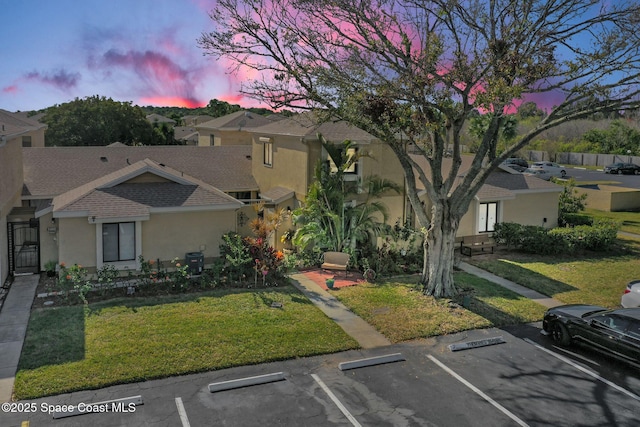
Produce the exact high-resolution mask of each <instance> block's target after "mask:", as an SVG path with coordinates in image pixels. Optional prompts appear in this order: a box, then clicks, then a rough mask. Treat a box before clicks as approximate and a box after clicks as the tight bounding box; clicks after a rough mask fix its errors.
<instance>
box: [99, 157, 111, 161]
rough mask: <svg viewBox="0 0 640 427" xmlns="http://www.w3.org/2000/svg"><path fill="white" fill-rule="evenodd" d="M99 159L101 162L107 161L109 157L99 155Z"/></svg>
mask: <svg viewBox="0 0 640 427" xmlns="http://www.w3.org/2000/svg"><path fill="white" fill-rule="evenodd" d="M100 160H102V161H103V162H108V161H109V159H107V158H106V157H105V156H101V157H100Z"/></svg>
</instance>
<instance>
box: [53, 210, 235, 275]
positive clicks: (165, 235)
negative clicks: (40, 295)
mask: <svg viewBox="0 0 640 427" xmlns="http://www.w3.org/2000/svg"><path fill="white" fill-rule="evenodd" d="M41 221H42V223H43V228H44V233H45V234H46V227H45V225H46V221H47V220H46V219H45V218H44V217H43V218H42V219H41ZM57 221H58V241H59V249H58V252H59V257H58V258H57V260H58V261H59V262H64V263H66V264H67V266H69V265H73V264H74V263H77V264H80V265H82V266H83V267H87V268H89V269H90V270H91V268H93V267H96V264H97V248H96V227H101V224H96V225H94V224H89V223H88V221H87V218H59V219H57ZM235 223H236V216H235V212H234V211H223V212H185V213H181V214H169V213H167V214H152V215H151V217H150V219H149V220H148V221H142V222H140V223H138V224H141V227H142V230H141V235H142V256H143V257H144V258H145V259H147V260H155V259H160V260H161V261H170V260H172V259H174V258H176V257H177V258H179V259H184V256H185V254H186V253H187V252H203V253H204V255H205V257H206V258H211V257H217V256H219V255H220V248H219V245H220V241H221V236H222V235H223V234H224V233H227V232H228V231H231V230H235ZM43 238H44V239H43V240H46V238H47V236H46V235H44V236H43ZM46 246H47V248H48V249H47V252H46V255H44V253H45V252H42V253H43V255H42V256H43V262H46V261H48V260H49V259H53V258H52V257H53V255H54V254H53V248H52V247H51V245H50V244H47V245H46ZM44 248H45V244H43V249H44ZM49 257H51V258H49Z"/></svg>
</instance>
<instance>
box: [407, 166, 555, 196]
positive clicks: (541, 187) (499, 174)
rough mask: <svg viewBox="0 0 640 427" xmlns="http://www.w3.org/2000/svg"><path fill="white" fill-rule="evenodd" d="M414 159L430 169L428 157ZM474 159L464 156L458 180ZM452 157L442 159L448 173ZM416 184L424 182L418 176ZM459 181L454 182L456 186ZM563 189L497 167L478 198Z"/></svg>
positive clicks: (427, 169) (420, 185) (419, 187)
mask: <svg viewBox="0 0 640 427" xmlns="http://www.w3.org/2000/svg"><path fill="white" fill-rule="evenodd" d="M411 157H412V159H413V160H414V161H416V162H417V163H418V164H419V165H420V166H421V167H423V168H424V170H425V171H426V172H427V176H428V173H429V172H428V171H429V166H428V163H427V161H426V159H425V158H424V157H422V156H419V155H411ZM472 160H473V156H467V155H464V156H462V164H461V165H460V169H459V173H458V177H457V178H456V181H457V182H459V181H460V180H461V179H462V178H463V177H464V175H465V173H466V172H467V170H468V169H469V167H470V166H471V161H472ZM451 166H452V159H451V158H444V159H443V161H442V173H443V174H447V173H449V170H451ZM416 185H417V187H418V189H422V188H423V186H422V183H421V182H420V181H419V180H418V179H417V177H416ZM455 185H457V183H454V186H455ZM561 190H562V186H560V185H558V184H554V183H552V182H548V181H545V180H543V179H540V178H536V177H534V176H527V175H522V174H512V173H509V172H505V171H502V170H500V169H496V170H495V171H494V172H492V173H491V174H490V175H489V177H488V178H487V180H486V181H485V183H484V185H483V186H482V187H481V188H480V191H478V194H477V195H476V198H477V199H479V200H481V201H485V200H490V199H491V198H494V199H495V200H498V199H509V198H513V197H515V193H526V192H535V193H542V192H547V191H549V192H559V191H561Z"/></svg>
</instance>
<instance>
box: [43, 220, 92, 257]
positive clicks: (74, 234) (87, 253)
mask: <svg viewBox="0 0 640 427" xmlns="http://www.w3.org/2000/svg"><path fill="white" fill-rule="evenodd" d="M57 221H58V244H59V246H58V248H59V249H58V262H64V263H65V264H66V265H67V266H71V265H73V264H79V265H81V266H83V267H95V266H96V225H94V224H89V221H88V220H87V218H58V219H57ZM46 261H47V259H45V262H46Z"/></svg>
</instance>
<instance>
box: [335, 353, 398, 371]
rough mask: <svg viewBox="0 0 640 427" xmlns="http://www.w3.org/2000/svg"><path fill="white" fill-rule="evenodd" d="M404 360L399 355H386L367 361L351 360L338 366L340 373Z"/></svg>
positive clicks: (370, 358)
mask: <svg viewBox="0 0 640 427" xmlns="http://www.w3.org/2000/svg"><path fill="white" fill-rule="evenodd" d="M403 360H406V359H405V358H404V356H403V355H402V354H401V353H393V354H387V355H385V356H377V357H369V358H367V359H359V360H352V361H350V362H342V363H340V364H339V365H338V368H340V370H341V371H347V370H349V369H357V368H364V367H365V366H374V365H382V364H384V363H392V362H401V361H403Z"/></svg>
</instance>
